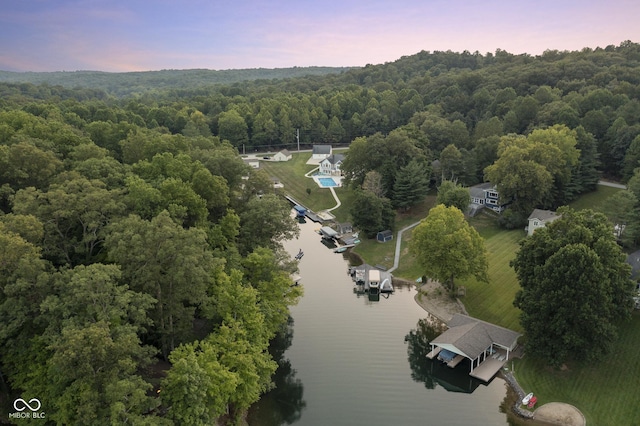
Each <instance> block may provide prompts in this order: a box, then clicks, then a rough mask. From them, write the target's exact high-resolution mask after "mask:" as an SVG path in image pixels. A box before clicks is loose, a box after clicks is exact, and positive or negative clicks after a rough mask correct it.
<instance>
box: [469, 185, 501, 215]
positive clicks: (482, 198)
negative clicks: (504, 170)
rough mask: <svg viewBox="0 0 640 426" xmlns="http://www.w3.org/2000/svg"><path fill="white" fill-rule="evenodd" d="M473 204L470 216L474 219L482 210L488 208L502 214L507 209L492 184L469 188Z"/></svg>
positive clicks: (470, 206)
mask: <svg viewBox="0 0 640 426" xmlns="http://www.w3.org/2000/svg"><path fill="white" fill-rule="evenodd" d="M469 196H470V197H471V203H470V204H469V209H468V210H469V216H471V217H473V216H475V214H476V213H477V212H478V211H480V210H481V209H483V208H485V207H487V208H490V209H491V210H493V211H494V212H496V213H502V212H503V211H504V209H505V208H506V207H507V205H506V204H501V203H500V195H499V194H498V190H497V189H496V186H495V185H494V184H492V183H491V182H485V183H481V184H478V185H474V186H472V187H470V188H469Z"/></svg>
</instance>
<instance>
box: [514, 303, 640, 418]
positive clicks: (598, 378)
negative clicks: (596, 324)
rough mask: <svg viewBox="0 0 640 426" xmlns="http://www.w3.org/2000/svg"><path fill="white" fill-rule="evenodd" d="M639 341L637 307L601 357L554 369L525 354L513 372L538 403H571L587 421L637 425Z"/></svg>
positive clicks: (639, 317)
mask: <svg viewBox="0 0 640 426" xmlns="http://www.w3.org/2000/svg"><path fill="white" fill-rule="evenodd" d="M638 342H640V313H638V312H637V311H636V312H635V313H634V315H633V319H632V320H631V321H630V322H627V323H624V324H623V325H622V327H621V329H620V339H619V340H618V342H617V343H616V344H615V346H614V349H613V352H612V353H611V354H609V355H608V356H607V357H606V359H605V360H604V361H602V362H600V363H598V364H595V365H593V366H589V365H582V366H570V367H569V369H568V370H566V371H557V370H550V369H549V368H547V367H546V366H545V365H543V364H542V363H539V362H536V360H535V359H533V358H529V357H526V356H525V357H524V358H523V359H522V360H520V361H519V362H517V363H516V364H515V370H516V376H517V378H518V382H519V383H520V385H521V386H522V387H523V389H524V390H525V392H530V391H531V392H535V394H536V395H537V396H538V401H539V404H544V403H547V402H552V401H562V402H567V403H569V404H573V405H575V406H576V407H578V409H580V411H582V413H583V414H584V416H585V418H586V420H587V424H588V425H640V403H638V396H639V395H640V394H639V393H638V390H639V389H640V356H638ZM593 344H594V345H597V344H598V342H593Z"/></svg>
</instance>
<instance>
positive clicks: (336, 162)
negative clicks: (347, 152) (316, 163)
mask: <svg viewBox="0 0 640 426" xmlns="http://www.w3.org/2000/svg"><path fill="white" fill-rule="evenodd" d="M343 160H344V155H342V154H331V155H330V156H328V157H327V158H325V159H323V160H322V161H320V169H319V172H320V174H321V175H325V176H335V175H338V176H339V175H341V174H342V170H340V167H341V166H342V161H343Z"/></svg>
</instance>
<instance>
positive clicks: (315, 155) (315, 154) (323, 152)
mask: <svg viewBox="0 0 640 426" xmlns="http://www.w3.org/2000/svg"><path fill="white" fill-rule="evenodd" d="M332 152H333V150H332V148H331V145H313V150H312V152H311V158H312V159H314V160H324V159H325V158H327V157H328V156H330V155H331V154H332Z"/></svg>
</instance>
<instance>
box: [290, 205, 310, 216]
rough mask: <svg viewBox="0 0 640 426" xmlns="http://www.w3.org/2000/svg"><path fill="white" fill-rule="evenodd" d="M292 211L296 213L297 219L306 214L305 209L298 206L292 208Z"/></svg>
mask: <svg viewBox="0 0 640 426" xmlns="http://www.w3.org/2000/svg"><path fill="white" fill-rule="evenodd" d="M293 209H294V210H295V211H296V216H298V217H304V216H305V215H306V214H307V209H306V208H305V207H302V206H301V205H299V204H296V205H295V206H293Z"/></svg>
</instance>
